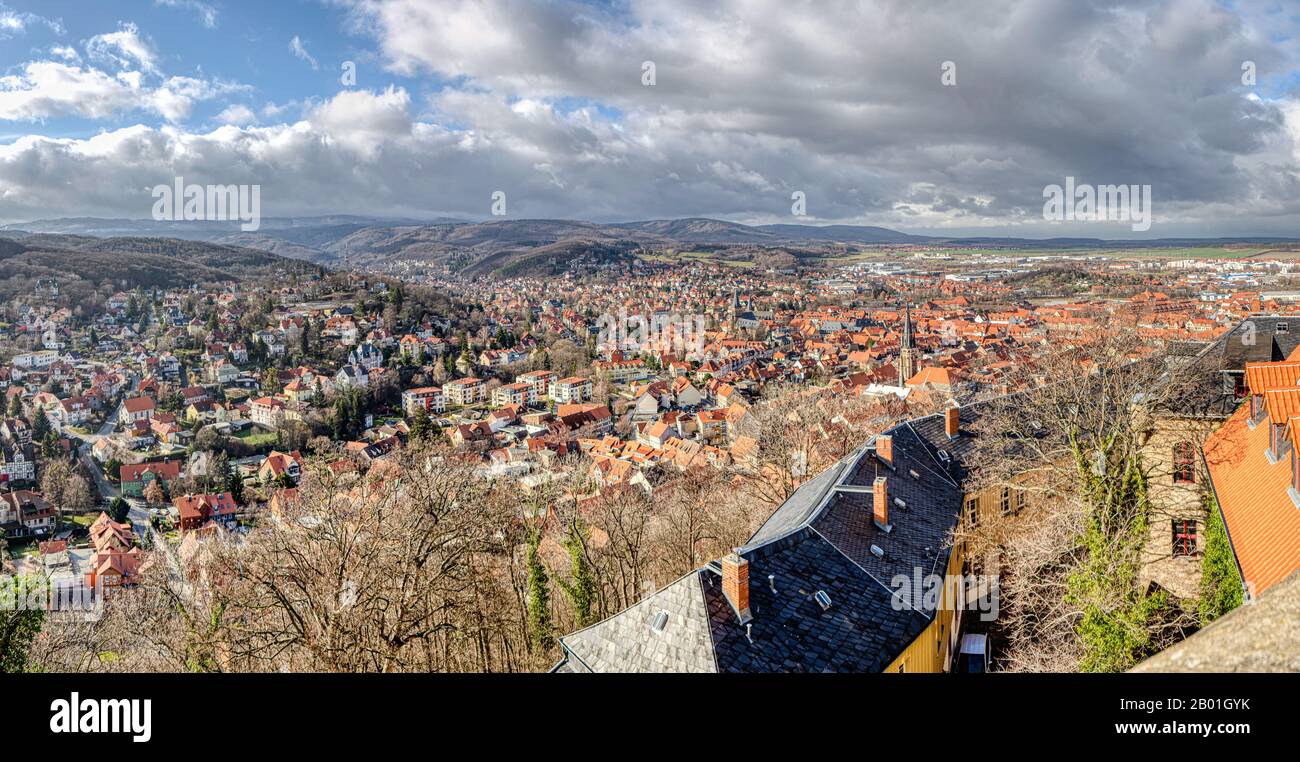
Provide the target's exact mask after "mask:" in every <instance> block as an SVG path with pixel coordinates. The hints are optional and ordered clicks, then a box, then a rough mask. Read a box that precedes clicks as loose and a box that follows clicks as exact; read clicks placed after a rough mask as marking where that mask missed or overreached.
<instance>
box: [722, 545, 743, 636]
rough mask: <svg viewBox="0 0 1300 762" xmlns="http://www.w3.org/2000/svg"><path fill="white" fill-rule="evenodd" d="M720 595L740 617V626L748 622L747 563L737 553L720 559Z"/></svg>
mask: <svg viewBox="0 0 1300 762" xmlns="http://www.w3.org/2000/svg"><path fill="white" fill-rule="evenodd" d="M722 593H723V595H725V596H727V600H728V601H730V602H731V605H732V607H733V608H735V609H736V613H738V614H739V615H740V622H741V624H744V623H745V622H747V621H749V562H748V561H746V560H745V559H743V558H741V557H740V555H739V554H737V553H729V554H727V555H726V556H724V557H723V559H722Z"/></svg>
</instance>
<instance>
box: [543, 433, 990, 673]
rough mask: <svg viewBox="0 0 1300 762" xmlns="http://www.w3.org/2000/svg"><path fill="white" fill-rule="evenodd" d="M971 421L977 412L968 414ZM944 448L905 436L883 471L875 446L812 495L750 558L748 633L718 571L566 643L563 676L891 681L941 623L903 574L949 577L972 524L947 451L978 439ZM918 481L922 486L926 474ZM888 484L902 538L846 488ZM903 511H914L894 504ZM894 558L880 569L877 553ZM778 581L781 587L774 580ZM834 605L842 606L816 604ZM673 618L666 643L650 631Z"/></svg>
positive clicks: (882, 561) (781, 513) (783, 509)
mask: <svg viewBox="0 0 1300 762" xmlns="http://www.w3.org/2000/svg"><path fill="white" fill-rule="evenodd" d="M964 412H965V408H963V413H964ZM937 419H938V424H937V425H938V432H939V436H941V437H942V441H936V442H935V443H930V442H928V441H927V439H926V438H925V437H923V436H922V435H921V434H919V433H918V432H917V430H916V429H915V428H913V424H919V425H920V426H921V427H922V428H923V429H925V430H927V431H928V430H930V429H933V428H934V424H933V422H931V421H929V419H920V420H919V421H916V422H907V423H903V424H900V425H898V426H896V427H894V428H893V429H891V430H890V431H889V432H888V433H889V434H890V436H892V437H893V453H894V455H893V464H892V465H887V464H885V463H884V462H883V461H881V460H880V459H879V458H878V457H877V455H876V452H875V441H876V440H874V439H873V440H871V441H869V442H867V443H866V444H865V445H864V446H863V447H860V448H859V449H857V450H856V451H854V452H853V453H851V454H850V455H848V456H846V457H845V458H844V459H842V460H841V461H839V462H837V463H836V464H835V465H834V466H832V467H831V468H829V469H827V470H826V471H823V472H822V473H820V474H818V475H817V476H815V477H813V478H812V479H810V480H809V481H807V482H805V483H804V484H803V485H802V486H801V487H800V488H799V489H798V490H796V491H795V494H794V495H792V496H791V497H790V498H789V499H788V500H786V501H785V503H783V504H782V505H781V506H780V507H779V508H777V510H776V511H775V512H774V513H773V514H772V516H771V517H770V518H769V519H768V520H767V521H766V522H765V523H764V524H763V526H762V527H760V528H759V530H758V531H757V532H756V533H755V534H754V536H753V537H752V538H750V541H749V542H748V543H747V544H746V545H745V546H744V547H742V548H738V549H737V553H739V554H740V555H741V556H742V557H743V558H744V559H745V560H746V561H747V562H748V564H749V610H750V614H751V618H750V619H749V620H748V621H747V622H745V623H742V622H741V621H740V619H739V618H738V617H737V615H736V611H735V609H734V608H733V607H732V605H731V603H730V602H729V601H728V600H727V598H726V596H725V595H724V594H723V592H722V577H721V571H720V569H719V567H718V566H717V565H716V564H710V565H708V566H705V567H704V568H703V569H699V570H697V571H696V572H693V573H692V574H689V575H687V576H686V577H683V578H682V579H679V580H678V581H676V582H674V583H673V584H672V585H669V586H668V587H666V588H664V589H663V590H661V591H659V592H658V593H655V594H654V595H652V596H650V597H649V598H647V599H645V600H643V601H641V602H640V603H637V604H636V605H634V606H632V607H631V608H629V609H627V610H626V611H623V612H621V613H619V614H616V615H614V616H613V617H610V618H609V619H607V620H605V621H603V622H600V623H597V624H595V625H593V626H591V627H588V628H586V629H584V630H579V631H578V632H575V633H573V634H571V635H566V636H564V637H563V638H561V639H560V642H561V645H562V646H563V648H564V651H565V659H564V660H563V661H561V663H560V664H558V665H556V667H555V668H554V669H553V670H552V671H557V672H564V671H582V672H585V671H593V672H603V671H616V672H645V671H655V672H692V671H693V672H700V671H709V672H712V671H721V672H878V671H881V670H883V669H884V668H885V667H887V666H888V665H889V664H890V663H891V662H893V661H894V659H895V658H897V656H898V655H899V654H901V653H902V652H903V651H904V650H905V649H906V648H907V646H908V645H910V644H911V643H912V641H914V640H915V639H916V638H917V636H918V635H920V634H921V632H922V631H923V630H924V629H925V628H926V627H927V626H928V625H929V623H930V621H931V619H932V617H933V615H934V612H933V611H926V610H924V608H923V606H922V602H916V603H915V607H914V604H913V602H912V601H910V600H909V599H908V598H907V597H905V596H901V595H897V594H896V592H897V591H896V589H895V588H894V587H891V583H892V581H893V580H894V578H895V576H896V575H899V574H902V575H905V576H906V577H907V579H909V580H911V579H912V578H913V576H914V575H915V574H916V570H918V569H919V570H920V573H921V574H931V573H939V574H942V573H943V571H944V569H945V568H946V565H947V561H948V557H949V553H950V550H951V549H950V535H951V532H952V530H953V528H954V527H955V526H956V523H957V519H958V516H959V515H960V512H961V502H962V490H961V487H960V484H959V481H958V479H957V477H956V476H955V475H954V474H955V471H956V470H957V468H958V465H957V464H956V462H955V461H954V460H953V459H951V458H950V459H949V462H948V463H944V462H943V461H942V460H941V459H940V458H939V457H938V454H937V453H938V451H939V448H940V447H942V448H947V449H948V450H951V451H952V452H965V451H967V450H968V449H969V446H968V443H967V442H965V441H964V440H967V439H970V438H971V435H970V433H969V432H968V431H964V432H963V433H962V434H961V435H959V436H958V437H957V438H956V439H954V440H948V438H947V435H946V434H944V433H943V421H942V416H938V417H937ZM913 474H915V476H914V475H913ZM877 476H885V477H886V478H887V479H888V484H889V491H890V501H891V504H890V524H891V530H890V531H889V532H885V531H884V530H883V529H881V528H880V527H878V526H876V525H875V523H874V521H873V513H872V507H871V502H870V501H871V495H870V494H866V493H863V492H854V491H851V490H842V489H837V487H846V486H847V487H850V488H852V487H858V488H865V487H869V486H870V485H871V484H872V483H873V482H874V480H875V478H876V477H877ZM895 497H898V498H901V499H902V500H903V501H904V502H905V504H906V507H899V506H896V505H895V504H894V503H893V499H894V498H895ZM873 545H874V546H877V547H878V548H880V549H881V550H883V557H878V556H876V555H875V554H874V553H873V552H872V550H871V548H872V546H873ZM769 575H771V578H770V579H769ZM818 591H824V592H825V593H826V594H827V595H829V596H830V606H829V607H828V608H823V606H822V605H821V604H820V603H819V602H817V600H816V599H815V596H816V594H817V593H818ZM661 611H662V612H667V614H668V621H667V625H666V626H665V628H664V630H663V631H662V632H655V631H654V630H653V629H652V628H651V626H650V624H651V622H652V621H653V620H654V617H655V615H656V614H658V613H659V612H661Z"/></svg>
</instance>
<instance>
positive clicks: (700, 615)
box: [555, 571, 717, 672]
mask: <svg viewBox="0 0 1300 762" xmlns="http://www.w3.org/2000/svg"><path fill="white" fill-rule="evenodd" d="M701 574H702V572H700V571H694V572H691V573H690V574H687V575H686V576H685V577H682V578H681V579H679V580H677V581H676V582H674V583H672V584H671V585H668V586H667V587H665V588H664V589H663V590H660V591H658V592H656V593H654V594H653V595H651V596H649V597H648V598H644V599H642V600H641V601H639V602H638V603H635V604H633V605H632V606H630V607H629V608H627V609H624V610H623V611H622V612H620V613H618V614H615V615H614V616H612V617H610V618H608V619H606V620H604V621H602V622H597V623H596V624H593V625H591V626H590V627H587V628H585V629H582V630H578V631H577V632H574V633H571V634H569V635H565V636H564V637H562V638H560V643H561V645H562V647H563V648H564V651H565V655H566V659H565V660H564V661H563V662H561V664H560V665H557V669H556V670H555V671H574V672H716V671H717V665H716V664H715V663H714V661H713V648H712V644H711V643H710V642H709V629H708V624H707V622H708V617H707V614H706V610H705V606H704V597H703V595H702V594H701V592H700V575H701ZM660 612H667V614H668V617H667V621H666V622H665V624H664V628H663V630H662V631H660V632H656V631H655V630H654V629H653V628H652V627H651V624H652V623H653V621H654V619H655V616H656V615H658V614H659V613H660ZM566 664H567V670H566V669H563V668H564V667H565V665H566Z"/></svg>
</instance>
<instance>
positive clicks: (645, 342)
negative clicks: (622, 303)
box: [596, 310, 705, 356]
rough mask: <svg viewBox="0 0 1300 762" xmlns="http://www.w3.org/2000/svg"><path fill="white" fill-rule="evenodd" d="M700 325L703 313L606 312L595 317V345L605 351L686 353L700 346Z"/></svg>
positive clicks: (701, 343) (702, 339)
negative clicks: (651, 313) (645, 313)
mask: <svg viewBox="0 0 1300 762" xmlns="http://www.w3.org/2000/svg"><path fill="white" fill-rule="evenodd" d="M704 325H705V321H704V316H703V315H678V314H668V313H655V314H653V315H642V314H635V315H629V314H628V313H627V311H626V310H619V312H618V314H617V315H614V314H611V313H608V312H607V313H605V314H603V315H601V316H600V317H599V318H597V320H596V329H597V331H598V333H597V335H596V346H597V348H600V349H603V350H606V351H614V350H622V351H627V352H632V353H636V352H642V351H648V350H662V351H668V352H671V353H674V354H681V355H683V356H686V355H690V354H693V353H695V352H699V351H700V350H702V349H703V348H704Z"/></svg>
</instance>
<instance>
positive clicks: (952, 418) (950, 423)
mask: <svg viewBox="0 0 1300 762" xmlns="http://www.w3.org/2000/svg"><path fill="white" fill-rule="evenodd" d="M960 426H961V408H959V407H957V406H956V405H954V406H952V407H950V408H948V409H947V410H945V411H943V428H944V430H945V431H946V432H948V438H949V439H956V438H957V430H958V428H960Z"/></svg>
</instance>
